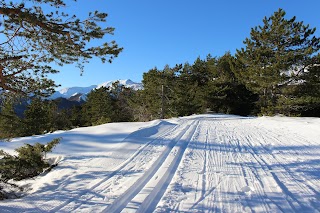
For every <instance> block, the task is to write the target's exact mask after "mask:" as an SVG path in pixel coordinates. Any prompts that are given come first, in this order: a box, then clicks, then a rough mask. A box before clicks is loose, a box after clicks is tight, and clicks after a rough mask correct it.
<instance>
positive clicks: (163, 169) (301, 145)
mask: <svg viewBox="0 0 320 213" xmlns="http://www.w3.org/2000/svg"><path fill="white" fill-rule="evenodd" d="M89 141H90V138H88V143H89ZM88 161H89V162H90V163H88ZM74 164H76V165H77V168H78V173H77V172H75V173H67V174H66V175H65V177H64V178H60V179H59V180H52V182H50V183H48V184H51V185H50V187H47V188H48V189H49V190H43V189H42V190H40V191H38V192H37V191H35V193H34V194H30V195H28V196H26V197H24V198H21V199H17V200H8V201H0V212H107V213H108V212H320V122H319V119H316V118H313V119H312V118H310V119H294V118H245V117H238V116H227V115H202V116H190V117H185V118H180V119H172V120H167V121H159V122H158V123H154V124H152V125H151V126H149V127H143V128H140V129H139V130H137V131H134V132H133V133H131V134H129V135H128V136H127V137H125V138H124V139H123V140H122V141H120V142H118V143H117V145H115V146H114V147H113V149H112V152H111V151H110V150H109V152H106V154H105V155H104V156H101V154H99V155H96V156H94V154H92V155H90V156H89V157H86V156H83V158H80V157H75V158H72V157H66V158H65V160H64V161H63V162H62V163H60V164H59V166H58V167H56V169H55V170H54V172H59V171H60V173H61V172H62V173H63V172H64V167H67V166H72V165H73V166H74ZM112 165H113V166H112ZM90 166H91V167H99V171H96V170H97V169H96V170H94V169H92V168H91V167H90ZM83 167H88V168H87V170H85V169H83ZM110 167H111V168H110ZM49 174H50V173H49ZM49 174H48V175H49ZM42 178H45V177H42ZM53 189H54V190H53Z"/></svg>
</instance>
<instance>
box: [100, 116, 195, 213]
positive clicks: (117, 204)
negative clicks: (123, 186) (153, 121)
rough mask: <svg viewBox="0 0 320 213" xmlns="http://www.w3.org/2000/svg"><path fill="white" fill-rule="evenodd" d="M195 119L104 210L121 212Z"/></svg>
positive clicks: (192, 124)
mask: <svg viewBox="0 0 320 213" xmlns="http://www.w3.org/2000/svg"><path fill="white" fill-rule="evenodd" d="M194 123H195V121H193V122H192V123H191V124H190V125H188V126H187V127H186V128H185V129H183V130H182V131H181V133H180V134H179V135H178V137H177V138H176V139H175V140H172V141H171V142H170V143H169V144H168V146H167V147H166V149H165V150H164V151H163V153H162V154H161V155H160V156H159V158H158V159H157V160H156V161H155V162H154V164H153V165H152V166H151V168H150V169H149V170H148V171H147V172H146V173H145V174H144V175H143V176H142V177H141V178H140V179H139V180H138V181H137V182H136V183H134V184H133V185H132V186H131V187H130V188H129V189H128V190H127V191H126V192H125V193H123V194H122V195H121V196H120V197H118V198H117V199H116V200H115V201H114V202H113V203H112V204H111V205H110V206H108V207H107V208H106V209H104V210H103V211H102V212H106V213H108V212H120V211H121V210H122V209H124V208H125V207H126V206H127V204H128V203H129V202H130V201H131V200H132V199H133V198H134V197H135V196H136V195H137V194H138V193H139V192H140V191H141V189H142V188H143V187H144V186H145V185H146V184H147V183H148V181H149V180H150V179H151V178H152V176H153V175H154V174H155V173H156V172H157V171H158V169H159V168H160V167H161V165H162V163H163V162H164V160H165V159H166V158H167V156H168V155H169V153H170V151H171V150H172V148H173V147H174V146H175V145H176V144H177V143H178V141H179V140H180V139H181V138H182V137H183V135H184V134H185V132H187V130H188V129H189V128H190V127H194Z"/></svg>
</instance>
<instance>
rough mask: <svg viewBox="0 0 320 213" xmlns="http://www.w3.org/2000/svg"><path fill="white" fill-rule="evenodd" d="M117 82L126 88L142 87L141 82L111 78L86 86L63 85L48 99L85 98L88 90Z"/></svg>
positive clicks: (137, 88) (109, 85)
mask: <svg viewBox="0 0 320 213" xmlns="http://www.w3.org/2000/svg"><path fill="white" fill-rule="evenodd" d="M117 81H118V82H119V85H122V86H124V87H127V88H131V89H133V90H141V89H143V86H142V83H137V82H134V81H132V80H130V79H124V80H111V81H106V82H103V83H101V84H96V85H91V86H87V87H78V86H74V87H65V88H62V89H60V90H58V91H56V92H54V93H53V94H52V95H51V96H50V97H49V99H57V98H65V99H73V100H75V97H77V99H78V100H77V101H81V100H85V99H86V96H87V94H88V93H89V92H91V91H92V90H93V89H98V88H100V87H111V86H112V84H113V83H115V82H117Z"/></svg>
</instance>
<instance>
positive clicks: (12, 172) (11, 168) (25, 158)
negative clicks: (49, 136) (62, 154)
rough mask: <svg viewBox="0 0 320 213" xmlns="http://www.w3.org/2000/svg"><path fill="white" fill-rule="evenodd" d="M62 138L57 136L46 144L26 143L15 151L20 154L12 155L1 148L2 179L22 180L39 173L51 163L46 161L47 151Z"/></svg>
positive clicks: (5, 180)
mask: <svg viewBox="0 0 320 213" xmlns="http://www.w3.org/2000/svg"><path fill="white" fill-rule="evenodd" d="M60 140H61V139H60V138H56V139H54V140H52V141H51V142H49V143H47V144H46V145H43V144H40V143H36V144H34V145H30V144H26V145H24V146H22V147H20V148H17V149H16V150H15V151H16V152H17V153H18V155H10V154H8V153H6V152H4V151H3V150H0V156H2V158H1V159H0V180H1V181H4V182H7V181H8V180H10V179H13V180H22V179H26V178H31V177H34V176H37V175H39V174H40V173H42V172H43V171H44V169H46V168H48V167H49V166H50V165H49V164H48V162H46V159H45V157H46V153H48V152H51V151H52V149H53V148H54V147H55V146H56V145H57V144H59V142H60Z"/></svg>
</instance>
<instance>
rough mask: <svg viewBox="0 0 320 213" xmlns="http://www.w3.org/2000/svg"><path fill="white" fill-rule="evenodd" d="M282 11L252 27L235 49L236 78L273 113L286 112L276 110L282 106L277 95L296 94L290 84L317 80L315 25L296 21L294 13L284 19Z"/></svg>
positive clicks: (289, 96) (318, 45)
mask: <svg viewBox="0 0 320 213" xmlns="http://www.w3.org/2000/svg"><path fill="white" fill-rule="evenodd" d="M285 14H286V13H285V11H284V10H282V9H279V10H278V11H277V12H275V13H274V14H273V15H272V16H271V17H269V18H264V20H263V25H262V26H258V27H255V28H252V29H251V33H250V38H247V39H246V40H245V41H244V44H245V45H246V47H245V48H242V49H241V50H237V53H236V57H237V70H238V75H239V76H240V77H239V78H240V79H241V81H242V82H244V83H245V84H246V86H247V87H248V88H249V89H250V90H252V91H253V92H254V93H256V94H258V95H259V102H258V104H259V106H260V108H261V110H262V109H264V110H268V111H269V112H270V113H272V114H273V113H285V114H286V112H285V111H286V110H285V111H283V110H279V109H283V108H282V107H279V106H280V104H281V103H282V102H283V101H280V102H279V99H282V100H284V99H292V98H293V99H295V98H298V97H299V95H298V94H297V93H296V92H297V91H298V90H299V89H298V90H291V92H293V93H290V92H289V90H288V88H290V87H292V85H297V84H300V86H301V87H304V86H305V85H307V84H309V83H311V82H310V81H309V80H311V79H315V80H316V81H317V82H319V68H318V65H317V64H319V60H318V59H319V56H317V54H318V53H319V49H320V38H317V37H315V36H313V34H314V33H315V28H309V25H304V23H303V22H297V21H296V17H293V18H291V19H286V18H285ZM315 65H316V66H315ZM306 70H307V72H306ZM309 70H310V71H309ZM311 70H312V71H313V72H312V71H311ZM311 84H312V85H314V83H311ZM300 86H299V87H300ZM317 88H319V84H318V85H317ZM310 92H311V91H308V92H307V94H310ZM300 95H302V94H300ZM318 97H319V96H318Z"/></svg>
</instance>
